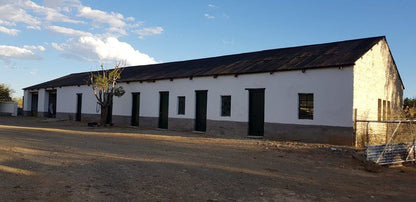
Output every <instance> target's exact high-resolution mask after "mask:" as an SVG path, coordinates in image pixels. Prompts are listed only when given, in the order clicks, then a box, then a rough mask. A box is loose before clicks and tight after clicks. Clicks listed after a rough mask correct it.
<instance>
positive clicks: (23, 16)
mask: <svg viewBox="0 0 416 202" xmlns="http://www.w3.org/2000/svg"><path fill="white" fill-rule="evenodd" d="M0 20H1V21H2V22H5V21H6V22H9V23H16V22H21V23H25V24H28V25H40V24H41V21H40V20H39V18H37V17H34V16H32V15H30V14H28V13H27V12H26V11H25V10H23V9H22V8H19V7H17V5H12V4H4V5H1V6H0Z"/></svg>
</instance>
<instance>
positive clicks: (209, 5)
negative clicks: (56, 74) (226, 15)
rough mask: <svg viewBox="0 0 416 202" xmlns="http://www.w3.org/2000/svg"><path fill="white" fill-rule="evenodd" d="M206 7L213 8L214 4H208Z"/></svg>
mask: <svg viewBox="0 0 416 202" xmlns="http://www.w3.org/2000/svg"><path fill="white" fill-rule="evenodd" d="M208 7H210V8H215V7H216V6H215V5H214V4H208Z"/></svg>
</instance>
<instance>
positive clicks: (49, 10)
mask: <svg viewBox="0 0 416 202" xmlns="http://www.w3.org/2000/svg"><path fill="white" fill-rule="evenodd" d="M37 2H40V1H36V2H35V1H33V0H0V33H4V34H8V35H10V36H14V35H18V34H19V33H21V32H24V31H26V30H28V29H31V30H41V31H48V32H49V33H54V34H56V35H59V36H60V37H64V38H63V39H64V40H66V41H65V42H64V43H49V44H50V47H52V48H53V49H54V50H58V51H60V52H62V54H61V56H63V57H66V58H71V59H76V60H84V61H88V62H92V61H94V62H97V61H100V62H105V61H126V63H127V65H140V64H151V63H155V62H156V61H155V59H154V58H152V57H150V56H149V55H147V54H144V53H142V52H140V51H139V50H137V49H135V48H134V47H133V46H131V45H130V44H128V43H127V42H123V41H120V40H119V37H121V36H126V35H128V34H129V33H134V34H137V35H138V37H139V38H141V39H143V38H144V37H147V36H152V35H160V34H162V33H163V32H164V29H163V28H162V27H161V26H157V27H144V28H142V26H143V24H144V22H140V21H137V20H136V19H135V18H134V17H125V16H123V15H122V14H120V13H117V12H112V11H103V10H98V9H94V8H91V7H88V6H84V5H82V3H81V2H80V1H79V0H43V1H42V3H37ZM57 22H59V24H57ZM85 24H88V26H87V27H88V28H89V30H86V29H85V27H86V26H85ZM74 26H76V27H74ZM83 28H84V29H83ZM42 51H45V47H43V46H29V45H27V46H7V45H1V46H0V60H3V61H9V60H17V59H25V60H26V59H40V56H39V55H38V54H36V53H37V52H42Z"/></svg>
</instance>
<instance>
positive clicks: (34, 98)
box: [30, 93, 39, 116]
mask: <svg viewBox="0 0 416 202" xmlns="http://www.w3.org/2000/svg"><path fill="white" fill-rule="evenodd" d="M38 98H39V96H38V94H37V93H32V102H31V106H30V111H31V115H32V116H38Z"/></svg>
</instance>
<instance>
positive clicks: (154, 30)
mask: <svg viewBox="0 0 416 202" xmlns="http://www.w3.org/2000/svg"><path fill="white" fill-rule="evenodd" d="M162 32H163V28H162V27H146V28H143V29H139V30H136V31H135V33H137V34H138V35H139V38H141V39H143V38H144V37H145V36H151V35H158V34H162Z"/></svg>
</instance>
